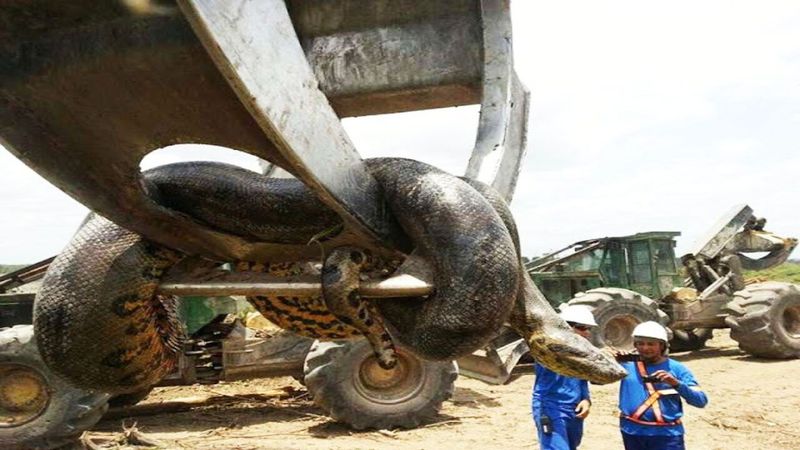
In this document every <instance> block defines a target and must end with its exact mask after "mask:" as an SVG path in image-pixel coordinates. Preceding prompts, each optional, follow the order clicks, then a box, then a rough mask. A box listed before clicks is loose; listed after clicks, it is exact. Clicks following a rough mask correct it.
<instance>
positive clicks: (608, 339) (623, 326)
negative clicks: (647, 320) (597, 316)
mask: <svg viewBox="0 0 800 450" xmlns="http://www.w3.org/2000/svg"><path fill="white" fill-rule="evenodd" d="M640 323H641V320H639V319H637V318H636V317H634V316H632V315H628V314H624V315H618V316H614V317H612V318H611V319H609V320H608V321H607V322H606V325H605V327H603V342H604V343H605V345H610V346H612V347H617V348H627V347H633V337H632V336H631V334H632V333H633V329H634V328H636V325H639V324H640Z"/></svg>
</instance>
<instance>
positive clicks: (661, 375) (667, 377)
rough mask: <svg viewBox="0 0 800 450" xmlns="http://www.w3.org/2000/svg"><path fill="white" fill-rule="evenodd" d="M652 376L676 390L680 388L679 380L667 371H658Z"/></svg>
mask: <svg viewBox="0 0 800 450" xmlns="http://www.w3.org/2000/svg"><path fill="white" fill-rule="evenodd" d="M650 375H652V376H654V377H656V378H658V380H659V381H661V382H662V383H667V384H668V385H670V386H672V387H674V388H676V387H678V385H679V384H681V383H680V381H678V379H677V378H675V377H674V376H673V375H672V374H671V373H669V372H667V371H666V370H656V371H655V372H653V373H652V374H650Z"/></svg>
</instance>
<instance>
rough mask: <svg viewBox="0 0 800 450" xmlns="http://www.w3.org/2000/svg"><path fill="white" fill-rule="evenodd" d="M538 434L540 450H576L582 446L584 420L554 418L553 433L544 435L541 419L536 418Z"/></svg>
mask: <svg viewBox="0 0 800 450" xmlns="http://www.w3.org/2000/svg"><path fill="white" fill-rule="evenodd" d="M534 420H535V422H536V432H537V434H538V436H539V448H541V449H542V450H575V449H577V448H578V446H579V445H581V438H583V419H578V418H577V417H575V418H571V419H568V418H553V419H551V423H552V428H553V432H552V433H550V434H544V433H542V427H541V424H540V419H539V417H535V418H534Z"/></svg>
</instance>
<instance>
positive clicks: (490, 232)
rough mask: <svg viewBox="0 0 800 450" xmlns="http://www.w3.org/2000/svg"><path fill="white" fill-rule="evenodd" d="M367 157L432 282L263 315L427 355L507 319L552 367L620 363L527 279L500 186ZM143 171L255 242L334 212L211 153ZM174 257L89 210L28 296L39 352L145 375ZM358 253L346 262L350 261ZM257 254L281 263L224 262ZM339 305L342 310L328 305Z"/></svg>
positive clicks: (93, 378) (304, 230) (160, 365)
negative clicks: (389, 295) (414, 291)
mask: <svg viewBox="0 0 800 450" xmlns="http://www.w3.org/2000/svg"><path fill="white" fill-rule="evenodd" d="M366 163H367V166H368V168H369V170H370V172H371V174H372V175H373V176H374V177H375V179H376V180H377V181H378V183H379V184H380V185H381V187H382V189H383V191H384V196H385V198H386V201H387V204H388V207H389V209H390V210H391V212H392V214H393V215H394V217H395V218H396V219H397V221H398V222H399V223H400V225H401V227H402V229H403V230H404V231H405V233H406V234H407V235H408V237H409V238H410V240H411V241H412V242H413V244H414V246H415V251H416V252H417V253H418V254H419V255H421V256H422V257H423V258H425V259H426V260H427V261H428V262H429V263H430V264H431V266H432V267H433V269H434V285H435V287H436V290H435V292H434V293H433V294H432V295H430V296H428V297H426V298H424V299H396V300H395V299H384V300H379V301H375V302H374V303H373V302H370V301H367V300H362V299H360V298H359V297H358V296H357V287H355V288H352V289H349V288H345V289H333V290H332V292H334V294H331V295H336V294H335V293H336V292H340V291H341V292H343V293H344V294H343V295H345V297H343V298H342V299H338V300H336V299H331V298H327V297H326V298H325V299H320V298H308V299H306V298H291V297H275V298H271V297H262V296H255V297H252V298H249V300H250V301H251V303H253V305H254V306H255V307H256V308H257V309H259V311H261V312H262V313H264V315H265V316H267V317H268V318H269V319H271V320H273V321H274V322H276V323H277V324H278V325H280V326H282V327H284V328H287V329H290V330H292V331H295V332H298V333H301V334H305V335H309V336H313V337H320V338H323V339H337V338H348V337H353V336H356V335H358V334H359V333H364V332H369V330H372V329H376V328H375V327H380V328H378V329H379V330H380V329H384V330H385V329H388V331H390V333H387V334H385V336H383V338H386V339H388V336H389V335H391V339H393V340H396V341H399V342H401V343H402V344H404V345H405V346H406V347H408V348H410V349H412V350H413V351H415V352H416V353H418V354H419V355H420V356H422V357H424V358H428V359H438V360H444V359H454V358H457V357H459V356H462V355H465V354H468V353H471V352H472V351H474V350H476V349H478V348H480V347H482V346H483V345H485V344H486V342H487V341H488V340H489V339H491V338H492V337H493V336H494V335H495V333H496V332H497V331H498V330H499V329H500V327H501V326H502V325H503V324H504V323H506V322H509V323H510V324H511V325H512V327H514V328H515V329H517V330H518V331H519V332H520V333H521V334H522V335H523V336H525V337H526V339H527V340H528V342H529V344H530V346H531V351H532V353H533V354H534V356H535V357H537V359H538V360H539V361H541V362H542V363H543V364H545V365H546V366H548V367H551V368H553V369H554V370H557V371H559V372H561V373H564V374H568V375H573V376H580V377H583V378H586V379H589V380H592V381H595V382H599V383H606V382H610V381H614V380H616V379H619V378H620V377H621V376H622V375H624V372H622V369H621V368H620V367H619V366H618V365H616V364H615V363H614V362H613V361H612V360H611V359H610V358H608V357H606V356H604V355H602V354H601V353H599V351H598V350H597V349H595V348H594V347H592V346H591V344H589V343H588V341H586V340H584V339H582V338H580V337H578V336H577V335H575V334H574V333H572V332H571V330H570V329H569V328H568V327H567V326H566V324H564V322H563V321H561V320H560V319H559V318H558V316H557V315H556V314H555V313H554V311H553V310H552V308H551V307H550V306H549V305H548V304H547V303H546V301H545V300H544V298H543V297H542V296H541V294H540V293H538V291H537V290H536V288H535V286H534V285H533V284H532V282H531V281H530V278H529V277H528V275H527V273H526V272H525V271H524V270H523V267H522V264H521V262H520V258H519V251H518V243H517V235H516V228H515V225H514V222H513V219H512V217H511V213H510V212H509V211H508V208H507V206H506V205H505V203H504V202H503V201H502V199H501V198H500V197H499V195H497V194H496V193H494V192H493V191H492V190H491V189H490V188H488V187H486V186H483V185H481V184H480V183H477V182H474V181H469V180H462V179H459V178H458V177H454V176H452V175H449V174H447V173H445V172H442V171H440V170H438V169H436V168H433V167H431V166H428V165H426V164H423V163H419V162H416V161H412V160H406V159H393V158H383V159H374V160H368V161H366ZM143 185H144V186H145V189H146V190H147V193H148V195H149V196H150V197H151V198H152V199H153V200H154V201H155V202H157V203H159V204H160V205H162V206H164V207H166V208H170V209H173V210H175V211H178V212H180V213H182V214H186V215H188V216H190V217H192V218H193V219H194V220H196V221H198V222H202V223H204V224H205V225H207V226H209V227H212V228H215V229H218V230H222V231H225V232H229V233H233V234H237V235H239V236H243V237H247V238H249V239H254V240H261V241H264V242H282V243H305V242H308V240H309V239H310V238H311V237H313V236H315V235H317V234H319V233H320V232H323V231H325V230H329V229H331V227H332V226H333V227H335V226H336V225H337V224H338V223H339V221H338V217H337V216H336V215H335V214H334V213H333V212H331V211H330V210H329V209H327V207H325V206H324V205H323V204H322V203H321V202H320V201H319V200H318V199H317V198H316V197H315V196H314V194H313V193H312V192H311V191H310V190H309V189H307V188H306V187H305V186H304V185H303V184H302V183H300V182H299V181H296V180H293V179H273V178H267V177H264V176H262V175H259V174H257V173H254V172H249V171H246V170H244V169H240V168H237V167H234V166H229V165H225V164H220V163H200V162H195V163H180V164H173V165H169V166H162V167H159V168H157V169H153V170H151V171H148V172H146V173H145V174H144V181H143ZM184 257H185V255H182V254H180V253H179V252H176V251H173V250H170V249H166V248H163V247H160V246H158V245H155V244H153V243H151V242H149V241H147V240H146V239H144V238H142V237H141V236H138V235H136V234H134V233H132V232H129V231H127V230H125V229H123V228H121V227H119V226H117V225H115V224H114V223H112V222H110V221H108V220H106V219H104V218H103V217H100V216H97V215H93V216H92V217H90V218H89V219H88V220H87V222H86V223H85V224H84V225H83V227H82V228H81V230H79V231H78V233H76V235H75V237H74V238H73V239H72V241H71V242H70V244H69V245H68V246H67V248H66V249H65V250H64V251H63V252H62V253H61V254H60V255H59V256H58V257H57V258H56V260H55V261H54V262H53V263H52V264H51V266H50V269H49V271H48V273H47V275H46V277H45V279H44V281H43V285H42V288H41V290H40V291H39V294H38V295H37V298H36V302H35V308H34V324H35V327H36V335H37V339H38V344H39V348H40V351H41V353H42V356H43V358H44V359H45V361H46V362H47V364H48V365H49V366H50V367H51V368H52V369H53V370H55V371H57V372H58V373H59V374H61V375H63V376H64V377H66V378H67V379H69V380H70V381H71V382H73V383H74V384H76V385H77V386H79V387H85V388H92V389H102V390H105V391H108V392H112V393H121V392H132V391H136V390H140V389H142V388H144V387H146V386H149V385H151V384H153V383H155V382H157V381H158V380H159V379H160V378H161V377H163V376H164V375H165V374H166V373H168V372H169V371H170V370H171V369H172V367H173V366H174V364H175V362H176V361H177V354H178V353H177V352H178V351H179V343H180V339H181V331H180V325H179V322H178V320H177V318H176V315H175V303H174V302H175V300H174V299H172V298H168V297H163V296H160V295H157V293H156V288H157V285H158V282H159V279H160V277H161V276H162V274H163V273H164V272H165V271H167V270H169V269H170V267H172V266H173V265H174V264H176V263H178V262H179V261H180V260H181V259H182V258H184ZM345 259H347V258H345ZM357 259H358V260H359V261H357V262H358V264H356V265H355V266H353V267H356V266H357V267H361V264H362V261H361V260H360V259H361V257H360V256H359V257H357ZM281 263H282V262H281ZM337 264H338V263H337ZM256 265H257V266H260V267H261V268H262V269H263V270H274V268H275V267H276V266H277V267H284V266H283V265H282V264H277V265H275V264H270V263H269V262H264V261H259V262H237V266H239V267H243V266H244V267H250V268H252V267H253V266H256ZM338 267H339V266H336V267H334V268H333V271H334V272H335V271H337V270H339V268H338ZM342 267H343V266H342ZM353 267H351V268H350V269H348V270H349V271H350V272H352V270H353ZM342 270H343V271H344V269H342ZM343 273H344V272H343ZM349 279H353V280H356V281H357V279H358V277H353V276H352V275H348V276H347V277H344V278H341V279H340V278H339V277H338V275H337V276H336V277H332V281H331V283H336V282H346V281H347V280H349ZM343 280H344V281H343ZM323 281H324V279H323ZM334 301H338V308H337V314H332V313H331V310H330V309H328V308H327V304H328V303H326V302H329V303H331V304H332V302H334ZM348 306H349V307H352V312H353V315H350V316H347V315H345V316H343V315H342V313H341V312H338V310H339V309H342V307H343V308H344V309H347V307H348ZM368 314H369V315H368ZM354 318H355V319H356V320H352V319H354ZM373 319H374V320H373ZM376 323H377V325H376ZM383 324H385V325H386V328H383ZM365 327H366V328H365ZM365 330H367V331H365ZM373 338H375V336H373ZM373 341H374V342H373V345H377V342H378V340H373ZM390 344H391V343H390ZM376 350H377V349H376ZM384 356H386V358H389V359H390V358H391V355H390V354H389V355H384Z"/></svg>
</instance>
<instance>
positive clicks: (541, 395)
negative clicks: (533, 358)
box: [533, 363, 590, 419]
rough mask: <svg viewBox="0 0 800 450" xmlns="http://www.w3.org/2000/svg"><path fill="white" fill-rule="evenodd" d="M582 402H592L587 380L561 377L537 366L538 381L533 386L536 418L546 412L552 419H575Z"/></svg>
mask: <svg viewBox="0 0 800 450" xmlns="http://www.w3.org/2000/svg"><path fill="white" fill-rule="evenodd" d="M581 400H590V398H589V383H587V382H586V381H585V380H581V379H578V378H572V377H568V376H565V375H559V374H557V373H555V372H553V371H552V370H550V369H548V368H546V367H544V366H542V365H540V364H538V363H537V364H536V381H535V383H534V384H533V414H534V417H538V416H540V415H541V413H542V411H546V415H548V416H549V417H550V418H551V419H555V418H560V417H561V418H570V419H571V418H574V417H575V407H576V406H577V405H578V403H579V402H580V401H581Z"/></svg>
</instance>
